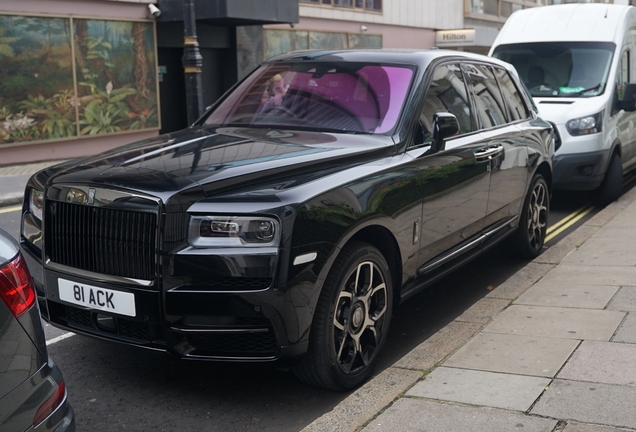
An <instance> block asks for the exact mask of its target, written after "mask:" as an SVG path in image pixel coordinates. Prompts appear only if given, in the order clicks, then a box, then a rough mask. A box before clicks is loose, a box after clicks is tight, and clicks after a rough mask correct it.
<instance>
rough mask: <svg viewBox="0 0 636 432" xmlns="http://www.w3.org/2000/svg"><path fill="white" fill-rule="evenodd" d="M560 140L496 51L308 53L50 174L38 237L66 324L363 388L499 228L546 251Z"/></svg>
mask: <svg viewBox="0 0 636 432" xmlns="http://www.w3.org/2000/svg"><path fill="white" fill-rule="evenodd" d="M554 143H555V138H554V135H553V131H552V128H551V126H550V124H549V123H547V122H545V121H543V120H541V119H540V118H538V117H537V114H536V111H535V109H534V106H533V105H532V101H531V99H530V98H529V97H528V95H527V93H526V91H525V90H524V89H523V87H522V85H520V83H519V81H518V78H517V74H516V73H515V71H514V69H513V68H512V67H511V66H510V65H508V64H506V63H503V62H500V61H498V60H494V59H491V58H487V57H482V56H477V55H470V54H464V53H460V52H451V51H442V50H430V51H417V52H411V51H404V52H402V51H400V52H395V51H394V52H388V51H382V50H380V51H304V52H293V53H289V54H285V55H281V56H278V57H275V58H272V59H270V60H268V61H266V62H265V63H264V64H263V65H261V66H260V67H259V68H257V69H256V70H255V71H254V72H253V73H252V74H250V75H249V76H248V77H247V78H245V79H244V80H243V81H241V82H240V83H238V84H237V85H236V86H235V87H234V88H233V89H232V90H231V91H229V92H228V93H227V94H225V95H224V96H223V97H222V98H221V99H220V100H219V101H218V102H217V103H216V104H215V105H213V106H212V107H211V108H210V109H209V110H208V111H207V112H206V113H205V115H204V116H203V117H202V118H201V119H200V120H198V121H197V122H196V123H195V124H194V125H192V126H191V127H189V128H188V129H185V130H182V131H179V132H176V133H171V134H167V135H162V136H158V137H156V138H152V139H149V140H145V141H141V142H137V143H133V144H130V145H127V146H124V147H120V148H117V149H115V150H112V151H108V152H105V153H102V154H99V155H97V156H94V157H88V158H84V159H81V160H75V161H71V162H65V163H62V164H60V165H57V166H55V167H52V168H49V169H46V170H44V171H41V172H39V173H37V174H35V175H34V176H33V177H32V178H31V179H30V180H29V182H28V185H27V190H26V194H25V202H24V207H23V218H22V236H21V245H22V250H23V254H24V256H25V257H26V259H27V260H28V264H29V267H30V269H31V272H32V274H33V277H34V279H35V285H36V288H37V295H38V299H39V301H40V302H41V309H42V314H43V316H44V318H45V319H46V320H47V321H48V322H50V323H51V324H53V325H54V326H57V327H60V328H63V329H67V330H70V331H73V332H76V333H80V334H84V335H89V336H94V337H98V338H103V339H108V340H113V341H118V342H122V343H126V344H131V345H136V346H140V347H145V348H150V349H158V350H165V351H167V352H169V353H172V354H175V355H177V356H180V357H183V358H189V359H201V360H218V361H233V362H273V361H277V362H279V363H278V364H288V365H291V367H292V369H293V370H294V371H295V373H296V375H297V376H298V377H300V378H301V379H303V380H304V381H306V382H308V383H311V384H314V385H317V386H322V387H326V388H330V389H341V390H342V389H350V388H353V387H355V386H357V385H359V384H360V383H361V382H363V381H364V380H365V379H366V378H367V377H368V376H369V375H370V374H371V373H372V370H373V367H374V365H375V363H376V362H377V359H378V355H379V352H380V351H381V348H382V346H383V344H384V342H385V340H386V338H387V333H388V329H389V323H390V320H391V313H392V309H393V307H394V305H396V304H397V303H398V302H401V301H403V300H405V299H406V298H408V297H410V296H412V295H413V294H415V293H417V292H418V291H420V290H421V289H422V288H424V287H425V286H427V285H428V284H430V283H431V282H433V281H435V280H437V279H439V278H440V277H441V276H443V275H444V274H446V273H448V272H450V271H451V270H453V269H455V268H457V267H458V266H459V265H461V264H462V263H464V262H466V261H468V260H469V259H471V258H473V257H475V256H476V255H477V254H479V253H481V252H482V251H484V250H486V249H487V248H488V247H490V246H492V245H494V244H495V243H497V242H499V241H500V240H504V239H506V240H507V241H508V242H509V243H510V244H509V246H510V247H511V248H512V250H513V251H516V252H517V253H518V254H519V255H522V256H525V257H534V256H536V255H537V254H539V253H540V251H541V249H542V247H543V242H544V238H545V235H546V222H547V216H548V208H549V197H550V188H551V179H552V165H551V157H552V153H553V151H554V145H555V144H554Z"/></svg>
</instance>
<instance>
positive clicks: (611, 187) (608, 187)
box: [594, 153, 623, 206]
mask: <svg viewBox="0 0 636 432" xmlns="http://www.w3.org/2000/svg"><path fill="white" fill-rule="evenodd" d="M621 193H623V167H622V166H621V158H620V156H619V155H618V154H616V153H614V154H613V155H612V158H611V159H610V163H609V166H608V167H607V172H606V173H605V178H604V179H603V183H601V186H600V187H599V188H598V189H597V190H596V193H595V196H594V203H595V204H596V205H599V206H606V205H608V204H609V203H611V202H613V201H616V200H617V199H618V197H620V196H621Z"/></svg>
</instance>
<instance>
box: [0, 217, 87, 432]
mask: <svg viewBox="0 0 636 432" xmlns="http://www.w3.org/2000/svg"><path fill="white" fill-rule="evenodd" d="M0 300H1V301H0V430H2V431H7V432H9V431H27V430H28V431H55V432H64V431H68V432H71V431H74V430H75V417H74V415H73V409H72V408H71V405H70V404H69V403H68V399H67V397H66V386H65V385H64V379H63V378H62V372H60V369H59V368H58V367H57V365H56V364H55V363H54V362H53V360H52V359H51V358H50V357H49V356H48V353H47V350H46V341H45V339H44V330H43V329H42V322H41V320H40V313H39V309H38V305H37V301H36V295H35V290H34V289H33V283H32V282H31V277H30V275H29V270H28V268H27V266H26V263H25V262H24V260H23V258H22V256H21V255H20V249H19V246H18V243H17V242H16V241H15V240H14V239H13V238H12V237H11V236H9V234H7V233H6V232H5V231H3V230H1V229H0Z"/></svg>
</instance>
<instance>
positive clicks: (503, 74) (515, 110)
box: [494, 67, 530, 121]
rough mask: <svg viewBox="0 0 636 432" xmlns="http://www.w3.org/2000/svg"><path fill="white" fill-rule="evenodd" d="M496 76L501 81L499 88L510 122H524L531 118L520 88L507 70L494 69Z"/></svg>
mask: <svg viewBox="0 0 636 432" xmlns="http://www.w3.org/2000/svg"><path fill="white" fill-rule="evenodd" d="M494 69H495V75H496V76H497V80H498V81H499V88H500V89H501V94H502V95H503V98H504V101H505V102H506V108H507V112H508V118H509V119H510V121H516V120H523V119H527V118H529V117H530V114H529V113H528V110H527V109H526V104H525V103H524V102H523V97H522V96H521V94H520V93H519V88H518V87H517V86H516V85H515V83H514V81H513V79H512V78H511V77H510V75H509V73H508V71H507V70H505V69H503V68H497V67H496V68H494Z"/></svg>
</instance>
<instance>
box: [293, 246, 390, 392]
mask: <svg viewBox="0 0 636 432" xmlns="http://www.w3.org/2000/svg"><path fill="white" fill-rule="evenodd" d="M392 306H393V284H392V279H391V271H390V269H389V265H388V264H387V262H386V260H385V258H384V256H383V255H382V254H381V253H380V251H379V250H378V249H376V248H375V247H373V246H371V245H369V244H367V243H362V242H357V241H356V242H351V243H349V244H348V245H347V246H346V247H345V248H344V249H343V250H342V252H341V253H340V255H339V256H338V258H337V259H336V262H335V263H334V266H333V268H332V269H331V271H330V273H329V276H328V277H327V279H326V281H325V284H324V286H323V290H322V292H321V294H320V298H319V300H318V304H317V306H316V312H315V314H314V320H313V323H312V328H311V335H310V339H309V350H308V352H307V354H306V355H305V356H304V357H303V359H302V360H301V362H300V363H299V364H298V365H296V366H294V367H293V368H292V370H293V371H294V373H295V374H296V376H297V377H298V378H300V379H301V380H303V381H305V382H306V383H308V384H311V385H314V386H317V387H323V388H326V389H330V390H338V391H344V390H350V389H353V388H355V387H357V386H359V385H360V384H362V383H363V382H364V381H365V380H366V379H367V378H369V376H370V375H371V374H372V372H373V369H374V367H375V365H376V363H377V361H378V356H379V353H380V351H381V350H382V347H383V346H384V343H385V341H386V338H387V334H388V332H389V325H390V322H391V312H392Z"/></svg>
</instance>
